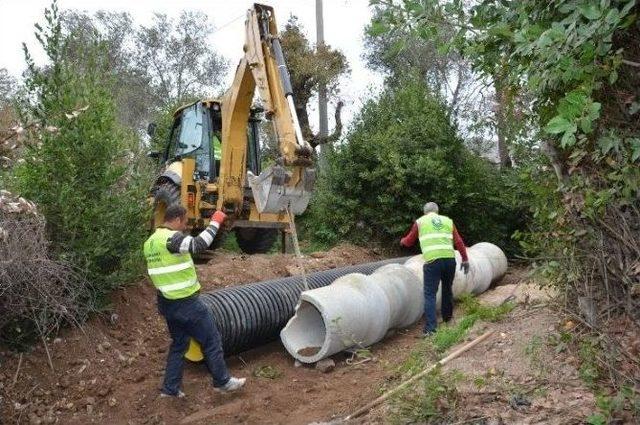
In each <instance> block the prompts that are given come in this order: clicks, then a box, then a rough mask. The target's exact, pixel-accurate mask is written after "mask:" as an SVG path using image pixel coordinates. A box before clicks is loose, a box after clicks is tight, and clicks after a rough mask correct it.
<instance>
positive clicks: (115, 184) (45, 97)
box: [13, 2, 149, 293]
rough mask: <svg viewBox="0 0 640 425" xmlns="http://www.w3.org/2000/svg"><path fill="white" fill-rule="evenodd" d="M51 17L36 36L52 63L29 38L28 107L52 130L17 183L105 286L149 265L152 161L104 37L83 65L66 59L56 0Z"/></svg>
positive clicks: (61, 250)
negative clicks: (130, 123)
mask: <svg viewBox="0 0 640 425" xmlns="http://www.w3.org/2000/svg"><path fill="white" fill-rule="evenodd" d="M45 20H46V24H45V25H44V26H40V25H36V29H37V31H36V37H37V39H38V41H39V43H40V45H41V47H42V48H43V49H44V51H45V53H46V55H47V58H48V60H49V62H50V65H49V67H48V68H46V69H42V68H39V67H37V66H36V65H35V63H34V62H33V59H32V57H31V54H30V51H29V50H28V49H27V47H26V46H25V47H24V50H25V57H26V61H27V66H28V76H27V78H26V81H25V85H26V89H27V94H26V96H25V97H24V98H23V102H22V115H23V117H24V119H26V120H30V121H36V122H38V123H39V125H40V128H43V129H46V130H45V131H40V130H36V131H34V132H33V134H32V135H31V137H32V138H33V140H34V143H31V144H29V146H28V147H27V148H26V151H25V155H24V159H25V162H24V163H23V164H21V165H20V166H18V167H16V168H15V175H14V179H13V184H14V185H15V189H16V192H17V193H20V194H21V195H22V196H25V197H26V198H29V199H31V200H33V201H34V202H36V203H37V204H38V207H39V209H40V211H41V212H42V213H43V214H44V216H45V218H46V220H47V233H48V236H49V238H50V240H51V243H52V245H51V247H52V249H53V251H54V252H55V253H56V254H57V255H58V256H59V257H60V258H61V259H65V260H68V261H70V262H71V263H73V264H74V265H75V266H77V267H78V269H80V270H82V271H83V272H86V275H87V277H88V279H89V280H91V281H92V282H94V283H95V284H96V287H97V288H98V291H99V292H102V293H104V292H106V291H108V290H109V289H110V288H112V287H114V286H116V285H118V284H121V283H124V282H127V281H130V279H132V278H134V277H137V276H139V275H140V272H141V271H142V270H143V269H142V264H141V255H140V249H141V245H142V242H143V241H144V238H145V236H146V232H147V225H146V220H147V207H146V203H145V202H146V189H147V188H146V182H147V181H148V178H149V176H148V170H147V168H146V167H145V164H146V162H145V160H144V159H143V157H142V156H141V152H140V148H139V145H138V140H137V137H136V136H135V134H133V133H132V132H128V131H125V130H123V129H122V128H121V127H119V125H118V124H117V120H116V111H115V105H114V103H113V99H112V96H111V93H110V91H109V89H108V87H109V85H108V80H109V75H108V74H107V73H106V72H104V70H105V69H106V67H105V64H104V59H105V56H104V50H103V49H102V46H101V44H100V43H95V44H94V45H92V46H87V47H86V50H85V51H84V52H83V56H84V58H85V67H84V68H83V69H82V70H81V71H78V70H77V69H76V67H75V66H74V64H73V63H69V62H67V61H66V59H65V47H66V44H67V42H68V40H66V39H65V38H64V37H62V34H61V30H60V21H59V17H58V11H57V6H56V3H55V2H54V3H53V6H52V7H51V9H47V10H46V11H45Z"/></svg>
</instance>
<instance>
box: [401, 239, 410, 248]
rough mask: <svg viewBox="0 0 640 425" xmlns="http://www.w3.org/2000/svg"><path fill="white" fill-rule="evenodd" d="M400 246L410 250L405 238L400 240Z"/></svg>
mask: <svg viewBox="0 0 640 425" xmlns="http://www.w3.org/2000/svg"><path fill="white" fill-rule="evenodd" d="M400 246H403V247H405V248H409V247H408V246H407V243H406V242H405V239H404V238H402V239H400Z"/></svg>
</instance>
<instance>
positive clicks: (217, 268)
mask: <svg viewBox="0 0 640 425" xmlns="http://www.w3.org/2000/svg"><path fill="white" fill-rule="evenodd" d="M377 259H379V254H377V253H375V252H371V251H369V250H367V249H363V248H356V247H353V246H348V245H342V246H339V247H336V248H334V249H332V250H331V251H329V252H327V253H317V254H315V255H314V256H310V257H309V258H306V259H305V260H304V263H305V268H306V269H307V270H308V271H314V270H320V269H327V268H331V267H338V266H343V265H348V264H356V263H362V262H367V261H374V260H377ZM292 264H295V261H293V258H292V257H291V256H289V255H286V256H285V255H254V256H242V255H238V254H232V253H224V252H221V253H217V254H215V255H214V258H213V260H212V261H211V262H210V263H209V264H207V265H204V266H199V275H200V278H201V281H202V284H203V287H204V288H205V289H213V288H216V287H224V286H228V285H237V284H241V283H247V282H252V281H258V280H264V279H269V278H274V277H277V276H286V275H289V274H290V273H291V269H290V267H291V265H292ZM508 280H509V281H511V282H513V280H514V276H513V275H512V276H509V277H508ZM517 311H518V310H516V312H514V313H512V315H513V318H510V320H507V321H504V322H503V323H500V324H498V325H497V326H499V329H500V332H502V333H504V334H505V335H506V336H504V337H502V336H500V337H499V338H495V337H494V339H492V340H491V341H490V342H489V343H486V344H485V345H482V346H479V347H476V348H475V349H473V350H472V351H470V352H469V353H467V354H466V355H465V356H463V357H462V358H461V359H459V360H458V361H457V363H455V365H454V364H452V366H451V367H456V368H460V369H464V368H465V367H466V368H467V369H466V371H468V373H469V374H470V375H471V374H474V373H484V372H485V371H487V370H488V369H490V368H495V369H496V371H497V370H504V371H505V374H504V375H501V376H502V377H504V376H511V374H512V373H513V374H516V376H517V379H520V380H522V382H523V384H522V385H528V384H531V382H533V383H534V384H535V385H538V383H539V381H537V379H538V378H536V377H535V376H534V381H530V380H529V381H528V380H527V379H529V376H530V375H531V374H532V373H533V372H532V371H533V369H532V367H533V366H531V365H529V364H528V363H527V362H526V357H525V355H524V354H522V353H521V351H522V350H520V348H519V347H521V345H522V344H526V343H527V341H528V339H530V337H531V335H533V332H540V333H541V334H544V332H551V329H552V328H553V326H554V325H555V324H557V323H558V321H559V319H558V318H557V316H556V314H555V313H554V312H552V311H550V310H548V309H546V308H540V309H538V310H535V311H534V312H533V313H530V314H529V315H522V313H517ZM165 328H166V325H165V323H164V322H163V320H162V318H161V317H160V316H159V315H158V313H157V311H156V307H155V292H154V290H153V288H152V287H151V286H150V285H149V284H148V283H146V282H141V283H140V284H138V285H135V286H132V287H129V288H126V289H124V290H121V291H117V292H116V293H114V295H113V310H112V312H109V313H106V314H104V315H102V316H99V317H96V318H94V319H93V320H91V321H90V322H89V323H88V324H86V325H85V326H84V327H83V329H82V330H78V329H70V330H67V331H65V332H63V334H62V335H60V337H59V338H57V339H56V340H55V341H51V342H50V343H49V350H50V352H51V356H52V361H53V366H54V369H55V370H54V371H51V370H50V369H49V366H48V364H47V363H48V362H47V356H46V353H45V351H44V349H43V347H42V346H38V347H36V348H35V350H34V351H33V352H31V353H28V354H25V355H24V356H23V359H22V364H21V366H20V368H19V370H18V363H19V356H18V355H16V354H13V353H10V352H8V351H6V350H5V351H2V352H0V424H5V423H7V424H8V423H34V424H38V423H58V424H88V423H96V424H127V425H128V424H167V425H173V424H213V423H216V424H227V423H229V424H237V423H241V424H258V423H259V424H308V423H310V422H314V421H329V420H331V419H333V418H336V417H341V416H344V415H346V414H348V413H350V412H352V411H353V410H355V409H356V408H357V407H359V406H361V405H363V404H365V403H366V402H368V401H370V400H372V399H373V398H375V397H377V396H378V395H379V391H380V388H382V387H387V386H388V385H389V382H391V381H390V380H393V379H394V378H395V372H394V369H395V366H396V365H397V364H398V363H399V362H401V361H403V359H405V358H406V356H407V355H408V354H409V353H410V351H411V350H412V348H413V347H414V345H415V344H416V341H417V339H416V337H417V336H418V335H420V325H419V324H418V325H414V326H413V327H412V328H411V329H408V330H402V331H398V332H395V333H394V334H393V335H392V336H390V337H389V338H387V339H386V340H385V341H384V342H383V343H379V344H376V345H375V346H373V347H371V352H372V354H373V356H374V360H373V361H368V362H366V363H361V364H356V365H349V364H347V362H346V360H347V358H348V356H347V355H345V354H340V355H336V356H334V357H333V358H334V360H335V362H336V368H335V370H334V371H333V372H331V373H327V374H324V373H321V372H320V371H318V370H315V369H314V368H313V367H309V366H304V365H303V366H300V367H295V366H294V361H293V359H292V358H291V356H289V354H288V353H287V352H286V351H285V350H284V348H283V347H282V345H281V344H280V343H279V342H274V343H271V344H269V345H266V346H263V347H261V348H259V349H255V350H251V351H249V352H246V353H243V354H241V355H240V356H233V357H230V358H228V359H227V361H228V364H229V367H230V369H231V372H232V374H233V375H235V376H244V377H247V378H248V382H247V385H246V388H245V389H244V390H243V391H242V392H240V393H237V394H229V395H221V394H218V393H216V392H214V391H213V389H212V386H211V382H210V378H209V374H208V372H207V371H206V368H205V366H204V365H202V364H187V365H186V367H185V373H184V380H183V389H184V391H185V393H186V394H187V397H186V398H184V399H165V398H162V399H161V398H159V397H158V391H159V387H160V384H161V380H162V373H163V369H164V361H165V356H166V349H167V347H168V344H169V339H168V335H167V332H166V329H165ZM500 335H501V334H500ZM543 337H544V335H543ZM506 348H509V349H510V350H511V354H510V355H508V354H507V351H506ZM355 363H357V362H355ZM545 364H547V363H546V361H545ZM548 365H549V367H553V368H554V370H555V368H556V367H558V368H559V370H561V371H562V373H563V375H559V374H556V373H555V372H554V373H553V374H549V375H548V378H547V379H548V381H546V382H547V384H546V385H551V387H550V388H553V389H551V390H550V391H549V393H548V395H547V397H546V398H545V399H544V400H542V399H541V400H542V401H540V402H539V403H538V401H537V400H538V399H536V404H534V406H535V413H536V415H538V416H535V417H536V418H538V417H542V416H540V415H541V413H540V412H543V413H546V414H547V415H551V417H553V415H555V414H556V413H557V412H559V411H560V410H558V409H560V407H559V406H564V407H563V408H565V410H566V409H569V408H571V409H572V410H571V412H573V413H571V415H572V416H567V417H574V416H576V415H580V414H582V413H583V412H585V411H586V410H587V409H589V408H590V409H593V400H592V398H589V397H590V396H588V393H586V392H583V391H582V388H580V397H578V396H577V395H576V394H577V393H576V391H578V390H576V389H574V388H577V386H578V383H577V381H575V380H574V378H575V367H574V364H573V363H570V362H567V360H566V358H564V357H563V355H557V356H556V357H555V358H554V359H553V361H552V362H549V363H548ZM563 365H564V366H563ZM268 366H269V367H271V368H272V369H273V370H274V371H276V372H278V373H275V374H274V375H273V376H276V378H275V379H269V378H268V377H256V376H254V373H255V372H256V371H257V370H259V369H261V368H265V367H268ZM565 370H566V376H565V375H564V373H565ZM16 371H18V373H17V382H16V383H15V384H13V379H14V376H15V375H16ZM568 376H569V377H570V379H571V380H569V378H567V377H568ZM514 379H516V378H514ZM552 380H553V382H557V383H555V384H550V382H552ZM496 382H498V381H497V380H496ZM518 382H520V381H518ZM560 382H562V386H561V385H560ZM567 383H569V384H570V385H572V386H571V387H570V388H571V389H570V390H569V392H567V390H566V389H565V390H563V389H561V388H565V387H566V385H569V384H567ZM553 385H556V387H553ZM573 385H575V387H574V386H573ZM555 388H558V389H555ZM501 391H502V392H501V393H500V394H506V393H505V392H504V391H503V390H501ZM476 393H477V394H473V393H469V395H468V397H469V398H468V399H466V400H465V403H464V404H465V406H466V408H465V409H466V411H468V412H469V415H476V414H481V412H482V411H483V410H482V409H483V408H484V407H483V406H484V405H485V404H486V405H487V406H488V407H487V409H489V410H488V412H490V414H491V415H494V414H495V415H503V414H504V412H505V411H507V413H509V414H512V415H516V416H514V417H515V418H516V419H515V420H516V421H517V420H519V419H518V418H521V417H525V418H526V417H528V416H527V415H529V414H530V413H531V412H532V410H531V409H533V407H532V408H530V409H529V410H526V411H523V412H515V413H513V412H510V409H511V408H510V407H509V405H508V403H507V400H506V397H508V396H507V395H504V396H494V395H491V394H489V395H487V394H484V395H482V394H480V393H478V392H477V391H476ZM482 397H485V398H486V397H493V398H492V399H491V400H489V399H488V398H487V399H486V400H485V399H484V398H482ZM569 398H570V399H571V400H569ZM576 400H577V401H576ZM569 402H570V404H568V403H569ZM477 412H480V413H477ZM385 413H386V411H385V409H384V408H381V409H377V410H375V411H374V412H372V414H371V415H369V416H367V417H365V418H364V419H362V420H360V422H361V423H370V422H380V423H382V422H385V419H384V415H385ZM517 415H520V416H517ZM523 415H524V416H523ZM485 416H487V415H485ZM470 417H473V416H470ZM506 419H507V416H505V420H506ZM507 423H514V422H507ZM522 423H526V422H522Z"/></svg>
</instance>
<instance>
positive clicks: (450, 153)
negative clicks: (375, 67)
mask: <svg viewBox="0 0 640 425" xmlns="http://www.w3.org/2000/svg"><path fill="white" fill-rule="evenodd" d="M504 177H505V176H504V175H501V174H500V172H499V171H498V170H496V169H494V168H492V166H491V165H490V164H488V163H487V162H485V161H483V160H481V159H479V158H477V157H475V156H473V155H472V154H471V153H470V152H468V151H467V150H466V149H465V147H464V146H463V144H462V141H461V140H460V139H459V138H458V137H457V135H456V129H455V127H454V126H453V125H452V124H451V123H450V121H449V118H448V116H447V114H446V113H445V111H444V108H443V106H442V104H441V102H440V101H439V100H438V98H437V97H435V96H434V95H433V94H432V93H431V92H430V91H429V90H428V89H427V87H426V86H425V85H424V84H422V83H420V82H415V81H409V80H407V81H406V82H405V83H404V84H401V85H399V88H393V89H388V90H387V91H385V92H384V93H382V94H381V95H380V96H379V97H378V98H377V99H373V100H370V101H369V102H367V103H366V104H365V106H364V108H363V109H362V111H361V112H360V115H359V116H358V117H357V118H356V121H355V124H354V125H353V128H352V129H351V130H350V132H349V134H348V135H347V140H346V142H345V143H344V144H343V145H341V146H339V147H338V148H337V149H336V151H335V152H334V153H333V154H332V155H330V156H329V158H328V166H327V169H326V170H325V172H324V173H323V174H322V176H321V179H320V182H319V184H318V187H317V189H316V195H315V197H314V199H313V201H312V205H311V212H310V215H311V219H310V220H309V221H310V223H309V226H310V227H311V233H312V235H313V237H314V238H316V239H320V240H324V241H327V242H334V241H336V240H339V239H343V238H347V239H349V240H352V241H354V242H356V243H368V242H371V241H375V242H380V243H384V244H392V245H396V244H397V241H398V239H399V238H400V237H401V236H402V235H403V233H404V232H406V231H407V229H408V227H409V226H410V225H411V223H412V222H413V221H414V220H415V219H416V218H418V217H419V216H420V215H421V212H422V206H423V205H424V203H425V202H426V201H428V200H434V201H436V202H438V204H439V205H440V208H441V211H442V212H443V213H444V214H446V215H448V216H450V217H451V218H452V219H453V220H454V221H455V222H456V226H457V227H458V228H459V229H460V231H461V232H462V234H463V236H464V237H465V239H466V241H467V242H468V243H474V242H479V241H490V242H494V243H497V244H499V245H500V246H502V247H504V248H507V250H509V246H510V245H511V246H513V244H512V243H511V241H510V239H509V237H510V235H511V234H512V233H513V231H514V230H515V229H516V228H518V226H520V225H521V222H522V219H523V214H521V212H520V211H518V210H517V209H516V208H515V207H514V206H515V205H516V202H517V196H518V190H517V187H508V186H507V183H506V182H507V180H506V179H505V178H504Z"/></svg>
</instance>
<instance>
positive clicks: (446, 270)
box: [422, 258, 456, 333]
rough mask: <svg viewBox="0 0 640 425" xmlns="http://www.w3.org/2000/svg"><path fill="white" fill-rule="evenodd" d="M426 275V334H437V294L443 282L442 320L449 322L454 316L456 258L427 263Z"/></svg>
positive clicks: (425, 266)
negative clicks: (453, 290)
mask: <svg viewBox="0 0 640 425" xmlns="http://www.w3.org/2000/svg"><path fill="white" fill-rule="evenodd" d="M422 270H423V273H424V320H425V324H424V332H425V333H431V332H435V330H436V327H437V326H438V322H437V319H436V294H437V293H438V286H439V285H440V282H442V299H441V305H440V311H441V312H442V320H444V321H445V322H448V321H449V320H451V317H452V316H453V292H452V290H451V288H452V286H453V278H454V277H455V274H456V260H455V259H454V258H440V259H437V260H434V261H432V262H430V263H426V264H425V265H424V266H423V268H422Z"/></svg>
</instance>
